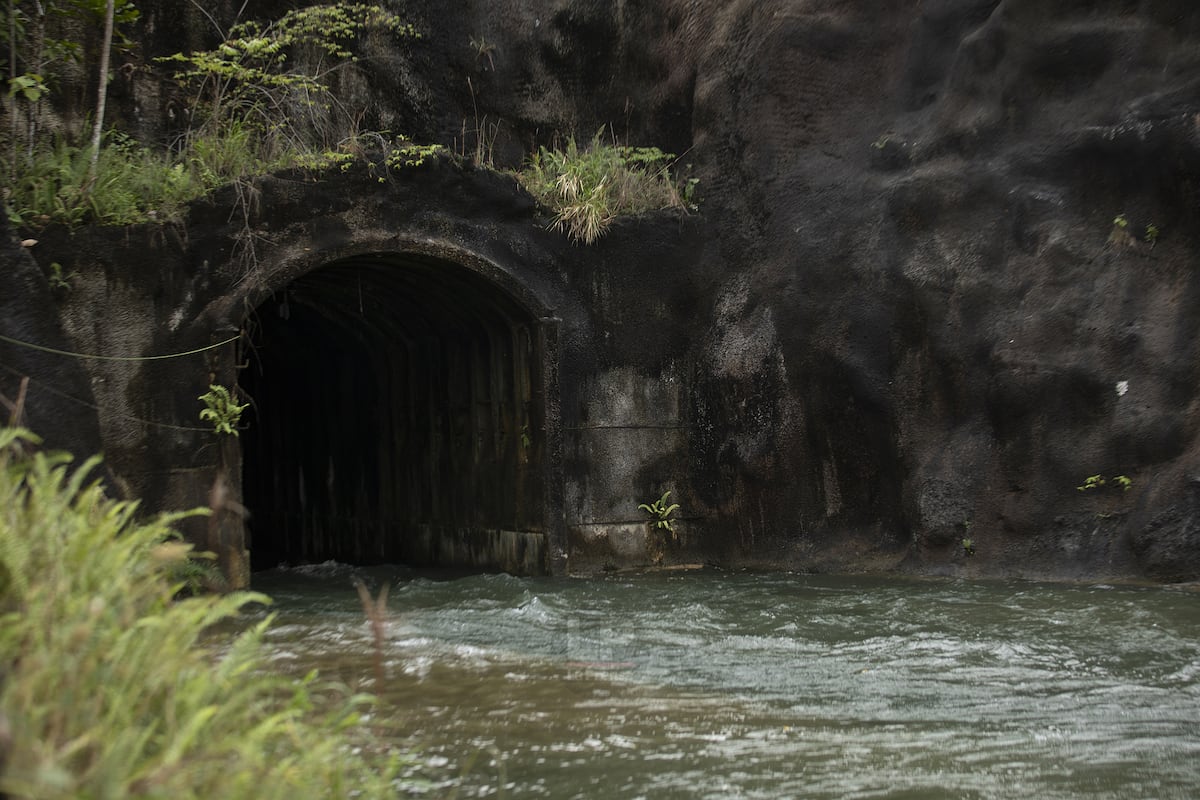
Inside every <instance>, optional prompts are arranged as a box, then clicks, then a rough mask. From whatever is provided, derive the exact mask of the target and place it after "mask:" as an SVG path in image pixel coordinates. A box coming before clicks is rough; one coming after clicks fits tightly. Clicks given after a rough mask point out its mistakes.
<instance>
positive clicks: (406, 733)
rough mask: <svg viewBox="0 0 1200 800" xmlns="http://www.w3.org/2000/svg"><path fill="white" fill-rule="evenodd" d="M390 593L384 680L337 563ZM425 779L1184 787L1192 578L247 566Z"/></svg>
mask: <svg viewBox="0 0 1200 800" xmlns="http://www.w3.org/2000/svg"><path fill="white" fill-rule="evenodd" d="M356 576H360V577H362V578H363V579H364V580H366V582H367V583H368V584H369V585H372V586H374V587H375V588H379V587H381V586H383V585H385V584H386V585H387V586H388V587H389V591H390V595H389V599H388V604H387V621H386V624H385V628H384V638H385V642H384V661H385V663H384V667H385V679H384V685H383V686H382V687H375V686H374V685H373V684H374V681H375V679H374V677H373V676H374V674H375V667H374V664H375V659H374V657H373V652H374V649H373V648H374V645H373V638H372V634H371V628H370V625H369V624H368V623H367V622H366V621H365V617H364V615H363V612H362V607H361V604H360V601H359V598H358V596H357V594H356V592H355V590H354V588H353V586H352V580H353V579H354V578H355V577H356ZM255 588H256V589H258V590H260V591H264V592H266V593H267V594H270V595H271V596H272V597H274V598H275V601H276V604H275V608H274V611H275V613H276V614H277V615H278V621H277V624H276V625H275V627H274V629H273V631H272V633H271V634H270V635H269V641H270V645H271V648H272V652H273V654H274V658H275V662H276V664H277V665H278V667H279V669H281V670H283V671H293V670H294V671H295V672H296V673H304V672H307V671H308V670H310V669H312V668H319V669H320V670H321V671H322V674H324V675H326V676H331V677H339V678H342V679H345V680H347V681H349V682H351V683H353V684H355V685H360V686H363V687H367V688H372V689H373V690H374V689H377V690H378V692H379V694H381V695H382V697H383V703H382V704H381V705H380V707H379V708H378V709H376V710H375V712H374V713H373V716H372V720H371V721H372V724H373V725H374V726H376V727H377V728H378V729H379V730H381V731H384V733H383V734H382V735H384V736H386V737H388V738H389V739H394V740H395V741H399V742H401V743H403V744H405V745H409V746H412V747H413V748H415V749H416V750H417V751H418V754H419V762H420V763H421V765H422V768H421V771H422V774H424V775H425V776H427V777H428V778H429V780H430V781H431V788H430V790H429V791H430V794H431V795H432V796H438V797H442V796H454V797H464V798H465V797H513V798H516V797H522V798H523V797H548V798H637V797H645V798H676V797H678V798H730V797H746V798H772V800H774V799H775V798H787V797H794V798H839V799H840V798H914V799H916V798H921V799H922V800H925V799H926V798H989V799H992V798H1021V799H1022V800H1026V799H1027V798H1039V799H1041V800H1045V799H1046V798H1189V799H1190V798H1194V797H1200V683H1198V682H1197V678H1198V677H1200V594H1197V593H1196V592H1194V591H1191V590H1189V589H1183V588H1146V587H1126V586H1108V585H1050V584H1040V583H1038V584H1035V583H1025V582H981V581H946V580H937V581H933V580H910V579H882V578H837V577H825V576H807V575H791V574H775V575H761V574H756V575H750V574H730V573H723V572H717V571H702V572H693V573H660V574H644V575H628V576H627V575H618V576H612V577H606V578H593V579H586V580H585V579H571V578H514V577H511V576H507V575H475V576H467V577H457V578H451V577H447V576H442V577H430V576H422V575H419V574H416V573H412V572H407V571H405V570H403V569H399V568H397V569H386V568H372V569H370V570H354V569H352V568H350V567H345V566H341V565H332V564H330V565H322V566H320V567H309V568H302V569H293V570H275V571H272V572H268V573H260V574H258V575H256V576H255Z"/></svg>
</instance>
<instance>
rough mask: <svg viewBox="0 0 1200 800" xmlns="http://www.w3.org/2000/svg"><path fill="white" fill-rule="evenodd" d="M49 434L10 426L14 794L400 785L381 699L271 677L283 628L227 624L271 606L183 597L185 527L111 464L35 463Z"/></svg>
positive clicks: (385, 788)
mask: <svg viewBox="0 0 1200 800" xmlns="http://www.w3.org/2000/svg"><path fill="white" fill-rule="evenodd" d="M33 444H34V439H33V437H31V436H30V435H28V434H25V433H22V432H19V431H16V430H13V429H0V709H2V710H3V711H2V712H0V720H2V721H3V722H5V723H6V724H7V726H8V727H9V728H10V729H11V736H10V737H6V739H7V741H5V740H0V762H3V771H2V773H0V794H5V793H7V795H8V796H9V797H13V798H34V797H36V798H40V799H42V800H56V799H57V798H64V799H65V798H78V797H87V798H98V799H103V798H114V799H115V798H168V797H169V798H173V800H174V799H181V800H186V799H187V798H197V799H199V798H205V799H207V798H217V797H219V798H226V799H234V800H237V799H239V798H246V799H247V800H248V799H249V798H254V799H255V800H263V799H264V798H281V799H282V798H287V799H288V800H290V799H291V798H318V797H320V798H324V797H384V796H392V795H393V794H394V793H395V790H396V788H397V787H396V784H395V781H394V778H393V776H394V775H395V774H396V772H397V770H398V769H399V767H400V757H399V756H397V755H395V754H394V753H390V752H386V751H382V752H381V748H380V747H378V746H377V745H376V744H375V743H374V742H372V741H369V740H368V736H367V731H365V730H364V729H363V728H362V726H361V724H360V718H359V712H360V710H361V709H362V708H363V707H364V706H365V705H366V704H368V703H369V702H370V700H369V698H367V697H364V696H361V695H354V694H352V693H351V692H350V691H349V690H348V689H347V688H346V687H344V686H340V685H336V684H332V683H328V682H322V681H320V680H318V678H317V677H316V675H310V676H308V677H306V678H304V679H302V680H291V679H285V678H282V677H279V676H275V675H272V674H271V673H270V671H269V670H270V667H269V665H268V664H267V663H266V659H265V654H264V651H263V648H262V638H263V635H264V631H265V629H266V627H267V625H268V623H269V620H268V621H264V622H262V623H260V624H255V625H249V626H247V625H245V624H242V625H240V626H238V627H242V628H247V629H245V630H244V631H243V632H241V633H238V634H218V633H215V632H214V626H217V625H218V624H219V623H223V625H221V627H222V629H223V630H226V631H228V630H230V629H231V628H233V627H234V625H233V624H232V623H231V620H233V619H235V618H236V616H237V615H238V613H239V610H241V609H243V608H244V607H245V606H247V605H248V604H252V603H266V602H269V601H268V599H267V598H265V597H263V596H261V595H257V594H251V593H236V594H230V595H225V596H217V595H207V596H200V597H189V598H186V599H180V597H179V590H180V589H181V588H183V586H182V584H181V583H180V582H179V581H177V580H175V579H173V577H172V576H173V575H174V574H176V573H177V572H179V571H180V570H181V569H184V568H185V565H186V563H187V560H188V557H189V555H190V553H189V551H190V546H188V545H186V544H184V543H182V542H180V541H179V540H178V539H177V538H176V537H175V535H174V534H173V533H172V532H171V530H170V528H169V527H168V524H169V522H170V521H171V520H170V519H162V520H158V521H154V522H150V523H145V524H143V523H139V522H137V521H135V512H136V506H135V505H133V504H130V503H117V502H112V501H110V500H108V499H106V498H105V497H104V494H103V492H102V490H101V488H100V487H99V486H97V485H95V484H92V485H88V483H87V481H88V480H89V478H88V475H89V474H90V473H91V471H92V470H93V469H94V467H95V464H96V462H95V460H92V461H89V462H86V463H84V464H83V465H81V466H79V467H78V468H76V469H74V470H71V469H69V468H68V466H69V465H68V463H67V462H68V460H69V459H67V458H65V457H63V456H56V455H47V454H44V453H34V454H32V455H30V454H29V453H28V450H29V449H30V448H31V447H32V446H33ZM329 709H334V710H332V711H331V710H329ZM4 715H7V719H6V720H3V716H4ZM0 727H2V726H0ZM5 750H6V752H4V751H5ZM362 750H366V751H369V752H370V753H371V756H370V758H371V759H372V760H371V761H368V759H367V757H366V756H364V755H362V754H361V751H362Z"/></svg>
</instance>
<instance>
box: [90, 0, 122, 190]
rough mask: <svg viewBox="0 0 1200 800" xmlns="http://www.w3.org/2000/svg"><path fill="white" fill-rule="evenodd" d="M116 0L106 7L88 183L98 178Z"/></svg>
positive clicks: (109, 0) (112, 0)
mask: <svg viewBox="0 0 1200 800" xmlns="http://www.w3.org/2000/svg"><path fill="white" fill-rule="evenodd" d="M115 16H116V0H108V3H107V4H106V5H105V8H104V43H103V44H102V45H101V48H100V88H99V89H98V90H97V92H96V122H95V124H94V125H93V126H92V161H91V164H90V166H89V167H88V180H87V182H88V185H89V186H90V185H91V182H92V181H93V180H95V179H96V162H97V161H99V159H100V137H101V136H103V135H104V106H105V103H106V102H107V100H108V56H109V52H110V51H111V50H112V37H113V18H114V17H115Z"/></svg>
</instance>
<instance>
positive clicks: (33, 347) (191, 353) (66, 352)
mask: <svg viewBox="0 0 1200 800" xmlns="http://www.w3.org/2000/svg"><path fill="white" fill-rule="evenodd" d="M240 338H242V335H241V334H240V333H239V334H238V335H237V336H231V337H229V338H228V339H226V340H225V341H223V342H217V343H216V344H210V345H208V346H207V347H197V348H196V349H195V350H186V351H184V352H182V353H166V354H165V355H161V356H98V355H89V354H87V353H73V352H71V351H70V350H58V349H56V348H54V347H46V346H44V345H40V344H33V343H32V342H23V341H21V340H20V339H14V338H12V337H11V336H5V335H4V334H0V342H8V343H9V344H15V345H18V346H20V347H28V348H29V349H30V350H39V351H41V352H43V353H53V354H54V355H57V356H70V357H71V358H90V359H94V360H96V361H161V360H163V359H165V358H183V357H184V356H194V355H196V354H197V353H203V352H205V351H207V350H215V349H217V348H218V347H224V346H225V345H227V344H229V343H231V342H236V341H237V340H238V339H240Z"/></svg>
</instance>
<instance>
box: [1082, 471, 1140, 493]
mask: <svg viewBox="0 0 1200 800" xmlns="http://www.w3.org/2000/svg"><path fill="white" fill-rule="evenodd" d="M1111 480H1112V482H1113V484H1114V485H1116V486H1119V487H1120V488H1121V491H1123V492H1128V491H1129V490H1130V489H1132V488H1133V479H1132V478H1130V477H1129V476H1127V475H1114V476H1113V477H1112V479H1111ZM1108 482H1109V479H1108V478H1105V477H1104V476H1103V475H1089V476H1087V477H1086V478H1084V479H1083V483H1082V484H1081V485H1079V486H1076V487H1075V489H1076V490H1077V491H1080V492H1093V491H1097V490H1100V489H1103V488H1104V487H1105V486H1107V485H1108Z"/></svg>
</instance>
